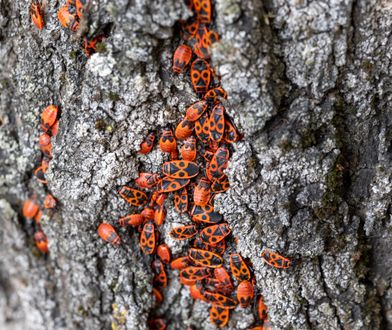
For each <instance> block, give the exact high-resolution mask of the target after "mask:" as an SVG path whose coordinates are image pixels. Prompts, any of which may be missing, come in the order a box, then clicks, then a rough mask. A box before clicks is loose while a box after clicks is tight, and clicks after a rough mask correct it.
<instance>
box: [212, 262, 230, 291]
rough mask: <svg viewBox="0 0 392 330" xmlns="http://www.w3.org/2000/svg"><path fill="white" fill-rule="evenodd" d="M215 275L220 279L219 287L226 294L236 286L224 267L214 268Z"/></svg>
mask: <svg viewBox="0 0 392 330" xmlns="http://www.w3.org/2000/svg"><path fill="white" fill-rule="evenodd" d="M214 277H215V278H216V279H217V280H218V281H219V284H218V286H217V288H218V289H219V290H222V291H223V293H224V294H230V293H231V292H232V291H233V289H234V287H233V284H232V283H231V279H230V275H229V274H228V273H227V271H226V269H225V268H223V267H219V268H215V269H214Z"/></svg>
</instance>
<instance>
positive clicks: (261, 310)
mask: <svg viewBox="0 0 392 330" xmlns="http://www.w3.org/2000/svg"><path fill="white" fill-rule="evenodd" d="M257 315H258V317H259V319H260V321H264V320H265V319H266V318H267V306H266V305H265V304H264V299H263V297H262V296H261V295H260V296H259V297H258V299H257Z"/></svg>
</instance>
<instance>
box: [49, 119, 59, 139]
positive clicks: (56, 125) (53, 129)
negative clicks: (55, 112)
mask: <svg viewBox="0 0 392 330" xmlns="http://www.w3.org/2000/svg"><path fill="white" fill-rule="evenodd" d="M58 131H59V120H58V119H57V120H56V121H55V122H54V124H53V126H52V127H51V128H50V130H49V132H50V134H51V135H52V137H53V136H56V135H57V133H58Z"/></svg>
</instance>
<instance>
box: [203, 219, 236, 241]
mask: <svg viewBox="0 0 392 330" xmlns="http://www.w3.org/2000/svg"><path fill="white" fill-rule="evenodd" d="M230 232H231V230H230V228H229V226H228V225H227V223H222V224H219V225H214V226H209V227H206V228H204V229H203V230H202V231H201V232H200V237H201V239H202V240H203V242H204V243H206V244H208V245H215V244H217V243H219V242H220V241H221V240H223V239H224V238H225V237H226V236H227V235H229V234H230Z"/></svg>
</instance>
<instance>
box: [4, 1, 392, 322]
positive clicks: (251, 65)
mask: <svg viewBox="0 0 392 330" xmlns="http://www.w3.org/2000/svg"><path fill="white" fill-rule="evenodd" d="M92 4H93V5H92V8H91V11H92V18H93V23H94V24H95V25H97V24H98V22H100V23H105V22H113V23H114V29H113V32H112V34H111V36H110V38H108V39H107V40H106V41H105V46H106V49H105V50H104V51H103V52H101V53H97V54H95V55H93V56H92V57H91V58H89V59H86V58H85V56H84V55H83V54H82V53H81V52H80V44H79V39H77V38H76V37H75V36H71V35H70V34H69V33H68V32H67V31H65V30H64V29H62V28H61V27H60V25H59V23H58V21H57V17H56V12H57V10H58V6H59V4H58V3H57V2H54V3H53V2H51V1H49V2H48V6H47V9H46V21H47V24H46V28H45V29H44V30H43V31H42V32H38V30H37V29H35V28H34V27H33V26H32V25H31V22H30V17H29V15H28V6H29V2H28V1H9V0H3V1H2V2H1V3H0V26H1V34H0V42H1V48H0V54H1V59H0V89H1V95H0V102H1V103H0V125H1V126H0V155H1V157H0V216H1V224H2V226H1V229H0V233H1V236H0V237H1V249H0V288H1V290H0V311H1V313H0V326H1V328H3V329H4V328H6V329H21V328H24V329H108V328H109V327H112V328H113V329H145V328H146V320H147V318H148V315H149V313H150V312H151V311H152V310H153V309H154V307H153V298H152V294H151V279H152V275H151V271H150V268H149V263H150V261H149V259H148V258H146V257H144V256H143V255H142V254H141V252H140V251H139V247H138V241H137V235H136V234H135V233H131V234H129V232H127V231H126V230H119V231H120V235H121V237H122V240H123V242H124V243H123V244H122V246H121V248H119V249H114V248H113V247H111V246H110V245H107V244H104V243H103V242H102V241H101V240H100V239H99V238H98V236H97V231H96V230H97V227H98V225H99V223H100V222H102V221H103V220H105V221H107V222H109V223H112V224H116V222H117V219H118V217H120V216H123V215H125V214H128V213H130V212H131V211H133V209H132V208H131V207H129V205H127V204H126V202H124V201H123V200H121V198H120V197H119V196H118V194H117V193H116V191H117V189H118V187H119V186H121V185H123V184H126V183H128V182H130V181H131V180H132V179H134V178H135V177H136V176H137V173H138V172H139V171H140V170H142V169H145V170H148V171H150V170H151V171H156V170H158V167H159V165H160V164H161V163H162V161H163V157H162V155H161V154H160V153H159V152H158V151H154V152H152V153H151V154H150V155H148V156H142V157H141V156H139V155H138V154H137V153H136V151H137V150H138V146H139V144H140V142H141V140H142V138H143V137H144V136H145V135H146V133H147V132H148V131H149V130H150V129H157V128H158V127H163V126H164V125H165V124H166V123H176V122H177V120H178V118H180V117H181V116H183V114H184V110H185V108H186V106H187V105H188V104H190V103H191V102H192V101H194V100H196V97H195V95H194V93H193V91H192V88H191V85H190V82H189V79H188V78H187V76H186V75H180V76H176V75H173V74H172V73H171V70H170V67H171V56H172V53H173V51H174V49H175V47H176V45H177V44H178V41H179V40H178V37H177V36H175V35H174V30H173V26H174V24H175V22H176V20H178V19H180V18H186V17H187V16H188V15H189V12H188V11H187V9H186V8H185V6H184V5H183V4H182V1H175V0H166V1H152V0H145V1H142V0H134V1H127V0H117V1H109V0H100V1H93V3H92ZM215 8H216V19H215V21H216V26H217V30H218V32H219V34H220V35H221V42H220V43H219V44H217V45H216V47H214V51H213V59H212V63H213V66H214V68H215V69H216V71H217V72H218V73H219V74H220V75H221V77H222V83H223V86H224V88H225V89H226V90H227V91H228V93H229V100H228V102H227V106H226V108H227V111H228V112H229V113H230V114H231V115H232V116H233V117H234V118H235V122H236V123H237V124H238V126H239V128H240V129H241V131H242V132H243V133H244V134H245V137H244V140H243V141H242V142H239V143H237V144H236V145H235V146H234V149H235V152H234V153H233V156H232V158H231V161H230V165H229V168H228V170H227V173H228V175H229V177H230V181H231V186H232V188H231V189H230V190H229V191H228V192H227V193H225V194H221V195H220V196H218V197H217V198H216V205H217V206H216V208H217V209H218V210H219V212H221V213H222V214H223V215H224V217H225V219H226V220H227V221H228V222H229V224H230V226H231V228H232V230H233V232H234V235H235V236H236V237H238V250H239V251H240V252H241V253H242V254H243V255H244V256H245V257H248V258H250V259H251V260H252V262H253V269H254V274H255V276H256V279H257V286H258V289H259V292H261V293H262V294H263V296H264V297H265V301H266V304H267V305H268V307H269V317H270V319H271V323H272V325H273V326H274V328H276V329H382V328H384V329H385V328H392V310H391V305H392V300H391V296H392V289H391V280H392V273H391V262H392V257H391V254H390V250H391V243H390V242H391V214H390V210H391V181H392V177H391V168H390V161H391V159H392V148H391V143H392V141H391V137H392V134H391V133H392V115H391V114H390V113H389V112H390V111H389V108H390V107H391V102H392V94H391V79H390V70H391V63H390V52H391V40H390V39H391V38H390V34H391V23H392V19H391V17H392V6H391V5H390V4H389V3H388V2H387V1H381V0H379V1H359V0H355V1H349V0H347V1H337V0H329V1H323V2H321V1H306V0H303V1H281V0H275V1H272V0H268V1H257V0H246V1H245V0H243V1H240V0H217V1H216V3H215ZM94 24H93V26H94ZM52 102H54V103H57V104H60V105H61V110H62V113H61V120H60V131H59V134H58V136H57V137H56V138H55V139H54V141H53V145H54V158H53V160H52V161H51V163H50V167H49V170H48V174H47V178H48V181H49V184H48V188H49V189H50V190H51V191H52V193H53V194H54V196H56V197H57V198H58V199H59V201H60V206H59V208H58V209H57V211H56V212H54V213H53V214H49V213H47V214H46V215H45V216H44V219H43V221H42V223H43V228H44V231H45V233H46V234H47V235H48V238H49V246H50V255H49V256H48V257H47V258H44V257H42V256H40V255H38V254H37V253H34V251H35V250H34V244H33V242H32V236H31V233H29V232H28V230H27V229H26V226H25V225H24V224H23V220H22V218H21V205H22V202H23V199H25V198H26V197H28V196H30V195H31V194H32V193H33V192H35V193H36V194H37V196H38V197H39V198H40V199H41V200H43V198H44V191H43V188H42V186H41V185H40V184H39V183H38V182H37V181H36V180H35V178H34V177H33V175H32V173H33V170H34V168H35V166H36V165H37V161H38V159H39V154H40V153H39V148H38V143H37V142H38V136H39V115H40V112H41V110H42V109H43V108H44V107H45V106H47V105H48V104H50V103H52ZM168 209H169V210H170V211H169V212H168V215H167V220H166V224H165V226H164V230H163V232H162V235H164V237H165V240H166V242H167V244H169V245H170V247H171V248H172V251H173V253H174V254H179V253H180V252H181V251H185V249H186V246H185V244H183V243H181V244H179V243H177V242H175V241H173V240H172V239H170V238H169V237H167V236H168V235H167V233H168V231H169V230H170V229H171V228H172V227H173V226H174V225H176V224H178V223H186V222H188V221H189V220H188V219H187V218H186V217H181V216H179V215H177V214H176V213H175V212H173V211H172V201H171V200H168ZM267 247H268V248H272V249H275V250H278V251H280V252H281V253H282V254H284V255H286V256H289V257H290V258H291V259H292V260H294V261H295V266H294V267H293V268H292V269H290V270H288V271H279V270H275V269H272V268H270V267H268V266H266V265H265V264H263V262H262V260H261V257H260V253H261V251H262V250H263V249H264V248H267ZM164 294H165V302H164V304H163V305H162V306H161V307H160V308H159V310H158V311H157V313H158V314H161V315H165V317H166V319H167V320H168V321H169V322H170V323H169V328H170V329H185V328H186V327H187V326H192V327H193V329H212V328H213V327H212V326H211V325H210V323H209V320H208V306H207V305H206V304H205V303H203V302H194V301H193V300H192V299H191V298H190V296H189V293H188V289H187V288H186V287H182V286H181V285H180V284H179V283H178V281H177V275H175V274H173V273H172V272H170V286H169V288H168V289H167V290H166V291H165V292H164ZM253 322H254V316H253V314H252V309H251V308H247V309H241V308H239V307H238V308H237V309H236V310H235V311H234V312H233V313H232V318H231V321H230V324H229V327H228V328H230V329H247V328H248V327H249V326H250V325H251V324H252V323H253Z"/></svg>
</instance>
